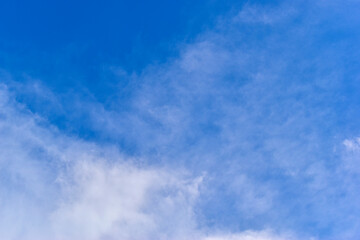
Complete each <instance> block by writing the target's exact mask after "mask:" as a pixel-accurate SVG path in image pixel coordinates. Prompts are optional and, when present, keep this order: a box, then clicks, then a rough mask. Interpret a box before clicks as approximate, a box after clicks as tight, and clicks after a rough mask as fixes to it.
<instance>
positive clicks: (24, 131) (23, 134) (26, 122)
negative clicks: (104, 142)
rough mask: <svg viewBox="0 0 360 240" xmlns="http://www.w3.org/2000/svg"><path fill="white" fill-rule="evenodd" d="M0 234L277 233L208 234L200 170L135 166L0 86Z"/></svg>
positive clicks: (72, 237) (93, 238)
mask: <svg viewBox="0 0 360 240" xmlns="http://www.w3.org/2000/svg"><path fill="white" fill-rule="evenodd" d="M0 96H1V98H0V99H1V101H0V105H1V110H0V138H1V139H2V141H0V173H1V175H0V176H1V177H0V186H1V188H0V189H1V190H0V216H1V218H0V236H1V238H2V239H4V240H17V239H22V240H35V239H36V240H47V239H54V240H78V239H87V240H110V239H114V240H115V239H122V240H150V239H159V240H161V239H163V240H168V239H169V240H189V239H191V240H192V239H194V240H195V239H204V240H213V239H224V240H250V239H251V240H253V239H254V240H255V239H256V240H270V239H271V240H273V239H274V240H275V239H276V240H277V239H281V238H277V237H276V236H275V235H272V234H270V233H268V232H251V231H250V232H243V233H239V234H228V235H221V234H220V235H212V234H211V231H209V232H210V233H209V234H206V233H205V231H204V230H202V229H201V228H200V227H199V224H198V222H197V216H196V204H197V201H198V199H199V198H200V197H201V193H200V191H199V186H200V185H201V184H202V177H198V178H194V177H191V176H189V175H187V174H186V171H182V170H174V169H170V168H168V167H165V166H164V167H150V166H146V165H141V164H140V163H141V161H137V160H136V159H127V158H125V157H124V156H122V155H121V154H120V153H119V152H118V151H117V150H116V149H114V148H112V147H107V146H100V145H97V144H94V143H90V142H86V141H83V140H81V139H78V138H75V137H69V136H66V135H63V134H62V133H60V132H59V131H58V130H57V129H56V128H54V127H53V126H51V125H49V124H48V123H47V122H46V121H45V120H43V119H41V118H40V117H38V116H36V115H34V114H32V113H31V112H29V111H28V110H27V109H26V108H25V107H24V106H22V105H20V104H18V103H17V102H16V101H14V100H13V98H12V94H11V93H10V92H9V91H8V90H7V87H6V86H4V85H1V88H0Z"/></svg>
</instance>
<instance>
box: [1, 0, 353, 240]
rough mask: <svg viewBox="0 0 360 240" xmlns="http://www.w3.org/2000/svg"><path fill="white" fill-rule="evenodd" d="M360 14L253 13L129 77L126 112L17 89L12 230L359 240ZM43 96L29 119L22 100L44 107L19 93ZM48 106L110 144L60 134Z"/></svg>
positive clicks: (4, 145)
mask: <svg viewBox="0 0 360 240" xmlns="http://www.w3.org/2000/svg"><path fill="white" fill-rule="evenodd" d="M334 4H335V5H336V6H338V7H336V8H335V7H333V6H334ZM356 6H358V3H357V2H350V1H349V2H347V3H346V4H340V1H330V2H325V1H319V2H316V3H314V2H310V1H304V2H303V1H295V2H293V3H279V4H278V5H276V6H274V5H272V6H267V5H259V4H257V5H252V4H247V5H245V6H244V8H243V9H242V10H241V11H240V12H238V13H237V14H234V15H232V16H226V17H223V18H221V19H220V20H219V23H218V25H217V26H216V27H215V29H212V30H209V31H207V32H204V33H202V34H200V35H199V36H198V38H197V39H196V40H194V41H193V42H192V43H188V44H184V45H182V48H181V51H180V53H179V56H178V57H177V58H175V59H170V60H169V61H168V62H166V63H163V64H159V65H152V66H149V67H148V68H146V69H144V70H143V71H140V72H137V73H131V74H127V73H124V72H121V76H118V78H119V79H120V78H121V80H124V79H125V80H126V82H128V83H129V84H128V85H129V86H128V88H126V89H124V88H125V87H123V86H121V87H119V88H116V89H115V90H114V92H113V93H112V94H113V95H115V96H119V97H118V98H116V97H115V99H114V98H111V99H109V101H110V102H111V103H109V102H106V101H105V102H101V101H97V100H96V98H95V97H92V96H91V94H89V95H90V97H89V95H86V94H83V95H81V94H79V95H76V93H75V94H67V95H66V96H65V97H64V95H61V94H57V93H53V91H50V90H46V87H45V86H42V85H40V84H39V85H36V84H35V85H34V84H30V85H26V86H28V88H25V90H26V89H30V90H28V91H21V90H20V89H22V85H21V84H20V85H16V84H15V85H14V84H13V85H11V84H8V85H9V86H10V85H11V86H12V87H11V90H10V91H9V90H7V89H6V88H7V87H6V86H3V87H2V91H1V93H2V95H1V96H2V97H1V104H2V105H1V110H0V111H1V117H0V122H1V134H2V137H1V139H6V141H4V142H1V145H0V147H1V153H0V154H1V161H2V162H1V164H2V168H1V169H2V170H1V171H2V172H3V174H2V175H1V176H2V177H1V181H2V185H3V186H5V187H4V188H3V190H1V195H2V197H1V203H2V204H3V205H2V206H4V207H2V208H1V209H0V211H2V216H4V218H2V219H0V221H2V222H1V223H2V224H0V230H1V231H2V232H3V233H4V234H8V235H5V236H6V237H8V238H9V239H17V238H22V239H24V238H25V239H26V236H29V239H32V238H36V239H41V238H43V239H47V238H48V237H49V236H51V238H54V239H94V240H95V239H119V238H120V239H126V240H132V239H134V240H136V239H142V240H144V239H175V240H178V239H179V240H180V239H204V240H220V239H221V240H240V239H241V240H250V239H254V240H265V239H268V240H270V239H271V240H274V239H292V238H294V239H295V235H296V236H298V238H301V239H309V236H314V237H318V238H319V239H355V237H356V236H358V235H359V230H358V226H359V224H360V219H359V218H358V217H357V216H358V215H359V213H360V207H359V206H360V205H359V202H360V201H358V199H359V197H358V196H360V195H358V193H359V190H357V188H356V186H357V185H358V184H359V182H360V179H359V171H358V169H359V168H358V167H357V165H356V164H357V161H358V159H359V153H358V152H359V149H360V147H359V142H358V140H357V139H356V138H354V137H356V136H358V135H359V132H360V128H359V126H358V122H357V119H358V117H360V114H359V113H358V111H357V109H358V102H359V101H358V100H357V98H358V97H357V96H358V92H359V90H360V89H359V87H358V84H357V82H358V79H359V78H358V76H359V71H358V68H357V67H358V63H356V61H357V59H358V57H357V56H358V53H359V50H358V49H356V47H354V46H356V44H357V42H358V40H359V36H360V35H359V34H358V33H357V32H356V33H354V31H355V29H357V27H358V25H359V19H358V17H357V15H356V12H352V11H351V13H350V14H345V13H346V11H349V10H350V9H355V7H356ZM354 11H356V10H354ZM355 15H356V16H355ZM339 19H341V21H340V20H339ZM354 19H355V20H356V21H354ZM344 23H347V24H344ZM113 73H114V75H116V74H118V73H117V72H115V71H114V72H113ZM119 81H120V80H119ZM31 94H32V95H33V97H34V98H35V99H40V100H39V105H37V106H36V104H35V105H31V104H30V105H27V106H32V107H30V109H31V111H29V109H28V108H27V107H26V106H25V105H21V104H20V103H19V102H22V103H24V104H25V103H26V102H32V103H33V102H34V101H33V100H28V99H27V98H26V97H25V98H21V97H19V96H29V95H31ZM84 95H86V97H84ZM38 96H40V97H38ZM44 96H45V97H44ZM14 99H18V100H17V101H16V100H14ZM44 99H45V100H44ZM44 102H47V103H49V102H50V103H51V104H50V105H54V106H58V108H57V109H59V110H58V111H57V113H56V114H58V115H62V117H63V118H65V119H66V121H68V123H69V125H71V124H72V123H73V124H75V125H76V126H81V127H82V128H85V129H87V130H88V131H89V132H90V133H91V134H93V135H94V136H95V137H93V138H91V137H89V139H91V140H84V139H81V138H80V137H76V136H74V132H73V131H71V130H72V129H70V130H69V129H68V128H67V127H66V126H65V127H62V128H60V127H59V128H60V129H62V130H59V128H56V127H54V125H53V124H51V123H49V122H47V121H46V120H45V119H50V120H49V121H51V115H53V113H49V112H51V111H50V110H51V108H49V109H50V110H49V111H48V110H44V108H43V107H42V106H43V104H44ZM39 115H41V116H42V117H40V116H39ZM66 130H68V131H66ZM62 131H64V132H65V133H64V132H62ZM91 134H89V135H91ZM344 139H348V140H345V141H344ZM118 149H120V150H121V151H122V152H120V150H118ZM6 186H7V187H6ZM14 186H16V187H14ZM5 196H8V197H5ZM39 203H43V204H42V205H39ZM30 216H32V219H34V220H33V221H32V225H28V224H26V223H27V221H26V220H27V219H28V218H29V217H30ZM14 222H16V223H17V224H12V225H11V226H10V225H9V224H7V223H14ZM12 226H13V227H12ZM44 226H46V227H45V228H46V231H45V230H44ZM19 229H21V230H19ZM264 229H265V230H264ZM266 229H272V230H266ZM288 232H293V233H295V234H284V233H288Z"/></svg>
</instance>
